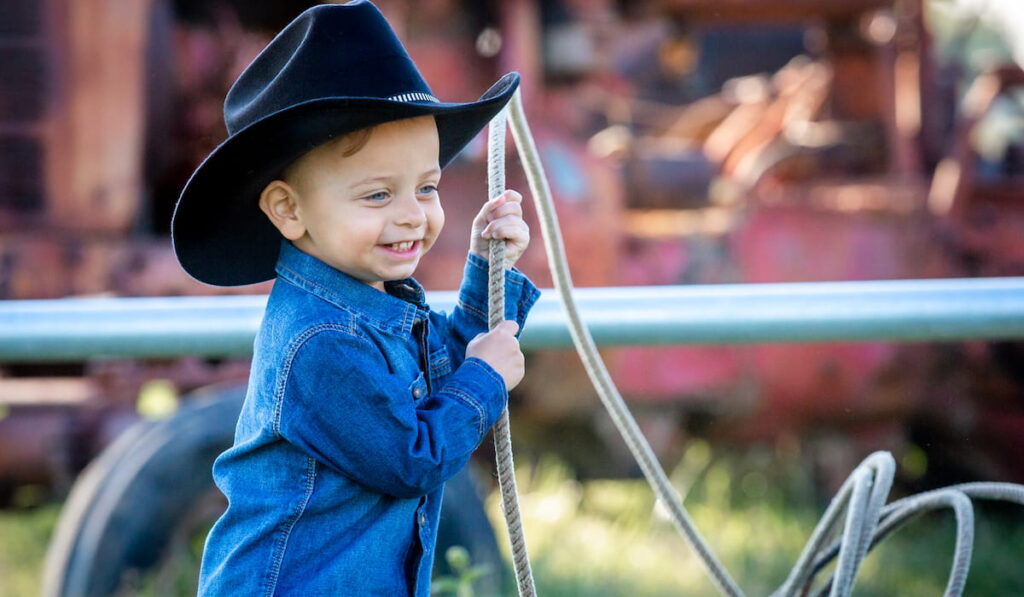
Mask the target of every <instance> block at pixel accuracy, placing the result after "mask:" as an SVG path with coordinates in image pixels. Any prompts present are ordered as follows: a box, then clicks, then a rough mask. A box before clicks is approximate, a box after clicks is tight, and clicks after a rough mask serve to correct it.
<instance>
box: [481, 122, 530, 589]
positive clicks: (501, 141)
mask: <svg viewBox="0 0 1024 597" xmlns="http://www.w3.org/2000/svg"><path fill="white" fill-rule="evenodd" d="M506 110H507V108H503V109H502V110H501V111H500V112H498V114H497V115H496V116H495V117H494V118H493V119H492V120H491V123H490V126H489V128H488V132H487V195H488V198H489V199H493V198H495V197H497V196H498V195H501V194H502V193H503V192H504V191H505V129H506V114H507V112H506ZM489 248H490V251H489V254H488V268H487V271H488V279H487V285H488V289H487V295H488V305H487V315H488V328H489V329H492V330H493V329H494V328H495V327H497V326H498V324H500V323H501V322H502V321H503V320H504V319H505V241H503V240H493V239H492V240H491V242H490V247H489ZM493 435H494V458H495V462H496V465H497V471H498V488H499V490H500V492H501V506H502V513H503V514H504V515H505V525H506V526H507V527H508V538H509V543H511V547H512V565H513V568H514V569H515V574H516V586H517V587H518V588H519V594H520V595H522V596H524V597H534V596H535V595H536V594H537V589H536V587H535V586H534V582H533V571H532V570H531V569H530V556H529V554H528V553H527V550H526V535H525V533H524V532H523V523H522V517H521V516H520V514H519V490H518V489H517V488H516V474H515V463H514V462H513V461H512V431H511V429H510V427H509V419H508V407H507V406H506V407H505V410H504V411H502V413H501V417H500V418H499V419H498V422H497V423H495V424H494V430H493Z"/></svg>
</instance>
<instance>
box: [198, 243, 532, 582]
mask: <svg viewBox="0 0 1024 597" xmlns="http://www.w3.org/2000/svg"><path fill="white" fill-rule="evenodd" d="M277 274H278V278H277V281H276V282H275V284H274V288H273V290H272V292H271V293H270V297H269V300H268V302H267V309H266V313H265V315H264V319H263V323H262V325H261V327H260V330H259V333H258V335H257V337H256V341H255V350H254V353H253V361H252V370H251V374H250V378H249V388H248V393H247V395H246V398H245V403H244V405H243V407H242V411H241V414H240V416H239V420H238V427H237V429H236V431H235V443H234V446H232V447H231V448H230V449H228V450H227V451H225V452H224V453H223V454H222V455H221V456H220V457H219V458H218V459H217V461H216V463H215V464H214V467H213V475H214V479H215V481H216V483H217V486H218V487H219V488H220V490H221V491H222V492H223V493H224V495H225V496H227V498H228V508H227V511H226V512H225V513H224V515H223V516H222V517H221V518H220V519H219V520H218V521H217V523H216V524H215V525H214V527H213V529H212V530H211V531H210V534H209V537H208V538H207V542H206V548H205V551H204V553H203V562H202V568H201V571H200V579H199V593H200V595H204V596H207V595H262V596H270V595H301V596H303V597H314V596H318V595H331V596H335V595H389V596H390V595H407V594H415V595H417V596H419V595H422V596H426V595H429V592H430V573H431V567H432V564H433V558H434V553H433V551H434V543H435V539H436V532H437V525H438V517H439V513H440V509H441V492H442V490H443V487H444V482H445V480H447V479H448V478H450V477H451V476H453V475H454V474H455V473H457V472H458V471H459V470H460V469H461V468H462V467H463V466H464V465H465V464H466V462H467V461H468V460H469V457H470V454H471V453H472V452H473V450H474V449H475V448H476V447H477V445H479V443H480V442H481V440H483V439H484V437H485V434H486V433H487V431H488V430H489V429H490V427H491V425H492V424H493V423H494V422H495V421H496V420H497V418H498V417H499V416H500V414H501V411H502V409H503V408H504V407H505V404H506V402H507V399H508V394H507V392H506V390H505V383H504V381H503V380H502V378H501V376H500V375H499V374H498V373H497V372H496V371H495V370H494V369H492V368H491V366H490V365H488V364H487V363H486V362H484V361H483V360H480V359H477V358H469V359H466V358H465V353H466V344H467V343H468V342H469V341H470V340H472V339H473V337H475V336H476V335H477V334H479V333H481V332H484V331H486V329H487V323H486V311H487V309H486V305H487V262H486V261H484V260H483V259H480V258H479V257H476V256H475V255H470V256H469V260H468V262H467V263H466V268H465V277H464V279H463V283H462V287H461V289H460V292H459V302H458V305H457V306H456V307H455V308H454V309H453V311H452V313H451V314H449V315H445V314H443V313H438V312H434V311H431V310H430V309H429V307H428V306H427V305H426V303H425V302H424V294H423V288H422V287H421V286H420V285H419V283H417V282H416V281H415V280H413V279H411V278H409V279H405V280H400V281H395V282H387V283H386V285H385V288H386V290H387V292H386V293H385V292H380V291H379V290H376V289H374V288H373V287H371V286H369V285H367V284H364V283H362V282H360V281H358V280H356V279H355V278H352V277H350V276H348V275H346V274H344V273H342V272H340V271H338V270H336V269H334V268H332V267H330V266H329V265H327V264H325V263H324V262H322V261H320V260H318V259H316V258H314V257H312V256H310V255H307V254H306V253H303V252H302V251H300V250H299V249H297V248H295V247H294V246H292V244H291V243H289V242H287V241H286V242H284V243H282V247H281V253H280V257H279V260H278V264H277ZM506 279H507V288H506V318H508V319H514V320H516V321H517V322H518V323H519V325H520V327H522V325H523V323H524V320H525V318H526V314H527V313H528V312H529V310H530V307H531V306H532V305H533V303H534V302H535V301H536V300H537V298H538V296H539V294H540V293H539V292H538V290H537V289H536V287H534V286H533V284H531V283H530V281H529V280H528V279H527V278H526V277H525V276H523V275H522V274H521V273H519V272H518V271H517V270H514V269H513V270H510V271H509V272H508V274H507V276H506Z"/></svg>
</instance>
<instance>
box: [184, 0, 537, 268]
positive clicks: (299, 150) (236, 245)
mask: <svg viewBox="0 0 1024 597" xmlns="http://www.w3.org/2000/svg"><path fill="white" fill-rule="evenodd" d="M518 85H519V75H518V74H516V73H508V74H506V75H505V76H503V77H502V78H501V79H499V80H498V81H497V82H496V83H495V84H494V85H492V86H491V88H490V89H488V90H487V92H486V93H484V94H483V95H482V96H480V99H478V100H477V101H475V102H469V103H446V102H441V101H439V100H438V99H437V98H435V97H434V95H433V94H432V93H431V91H430V87H428V86H427V83H426V81H424V80H423V77H422V75H420V73H419V70H417V68H416V65H415V64H414V63H413V61H412V59H411V58H410V57H409V54H408V53H407V52H406V50H405V48H404V47H403V46H402V43H401V42H400V41H399V39H398V37H397V36H396V35H395V33H394V31H392V29H391V26H390V25H389V24H388V22H387V20H385V18H384V15H382V14H381V13H380V11H379V10H377V7H375V6H374V5H373V4H371V3H370V2H367V1H365V0H357V1H355V2H350V3H348V4H343V5H336V4H335V5H322V6H315V7H313V8H310V9H309V10H306V11H305V12H303V13H302V14H301V15H299V16H298V17H296V19H295V20H294V21H292V22H291V23H290V24H288V26H287V27H285V28H284V29H283V30H282V31H281V32H280V33H278V35H277V36H276V37H275V38H274V39H273V41H271V42H270V44H268V45H267V47H266V48H264V49H263V51H262V52H260V54H259V56H257V57H256V58H255V59H254V60H253V61H252V63H251V64H249V66H248V67H247V68H246V69H245V71H244V72H243V73H242V74H241V75H239V77H238V80H237V81H235V83H234V85H232V87H231V90H230V91H228V94H227V97H226V98H225V99H224V121H225V123H227V128H228V133H229V136H228V138H227V140H225V141H224V142H223V143H221V144H220V145H219V146H218V147H217V148H216V149H214V150H213V152H212V153H210V155H209V156H207V158H206V159H205V160H204V161H203V163H202V164H200V165H199V167H198V168H197V169H196V171H195V172H194V173H193V174H192V177H191V178H190V179H189V181H188V183H187V184H186V185H185V188H184V189H183V190H182V192H181V197H179V198H178V204H177V205H176V206H175V208H174V217H173V219H172V220H171V241H172V243H173V244H174V252H175V255H177V257H178V262H179V263H180V264H181V266H182V267H183V268H184V269H185V271H186V272H188V273H189V275H191V276H192V277H194V278H196V279H197V280H199V281H201V282H206V283H207V284H213V285H216V286H241V285H243V284H254V283H256V282H263V281H265V280H269V279H271V278H273V277H274V276H275V273H274V265H275V264H276V262H277V253H278V249H279V247H280V242H281V234H280V232H278V230H277V229H276V228H275V227H274V226H273V224H271V223H270V220H268V219H267V217H266V216H265V215H264V214H263V212H261V211H260V209H259V205H258V202H259V195H260V192H261V191H262V190H263V188H264V187H265V186H266V185H267V183H269V182H270V181H272V180H274V178H276V177H277V176H279V175H280V173H281V171H282V170H283V169H284V167H285V166H287V165H288V164H290V163H291V162H293V161H295V160H296V159H297V158H299V157H300V156H302V155H303V154H305V153H306V152H308V151H310V150H311V149H313V148H314V147H316V146H318V145H320V144H322V143H324V142H326V141H329V140H331V139H333V138H335V137H338V136H339V135H343V134H345V133H349V132H352V131H355V130H359V129H362V128H366V127H370V126H374V125H377V124H381V123H384V122H388V121H392V120H399V119H402V118H413V117H416V116H425V115H432V116H434V119H435V121H436V123H437V134H438V138H439V140H440V155H439V161H440V165H441V167H442V168H443V167H445V166H446V165H447V164H448V163H449V162H451V160H452V159H453V158H454V157H455V156H456V155H457V154H458V153H459V151H460V150H462V148H463V147H465V145H466V144H467V143H469V142H470V140H472V139H473V137H475V136H476V134H477V133H479V132H480V130H482V129H483V128H484V126H486V125H487V123H488V121H490V119H491V118H493V117H494V115H495V114H497V113H498V111H499V110H501V109H502V107H504V106H505V104H506V103H507V102H508V100H509V99H510V98H511V97H512V94H513V93H514V92H515V90H516V87H518Z"/></svg>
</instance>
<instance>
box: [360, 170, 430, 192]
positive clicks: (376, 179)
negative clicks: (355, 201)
mask: <svg viewBox="0 0 1024 597" xmlns="http://www.w3.org/2000/svg"><path fill="white" fill-rule="evenodd" d="M438 174H441V169H440V168H438V167H434V168H431V169H430V170H427V171H426V172H424V173H423V174H420V176H419V177H420V178H425V177H427V176H437V175H438ZM391 178H392V177H391V176H388V175H387V174H385V175H383V176H368V177H366V178H364V179H362V180H359V181H356V182H354V183H352V185H351V187H350V188H355V187H358V186H361V185H364V184H369V183H376V182H387V181H389V180H391Z"/></svg>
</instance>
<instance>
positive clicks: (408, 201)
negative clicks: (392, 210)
mask: <svg viewBox="0 0 1024 597" xmlns="http://www.w3.org/2000/svg"><path fill="white" fill-rule="evenodd" d="M396 203H397V205H396V206H395V207H396V208H397V214H396V216H395V223H396V224H399V225H401V226H409V227H410V228H419V227H420V226H422V225H423V224H424V223H426V221H427V214H426V212H425V211H424V209H423V204H422V203H421V202H420V200H419V199H418V198H417V197H416V195H415V194H408V195H402V196H401V198H400V199H399V200H398V201H397V202H396Z"/></svg>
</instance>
